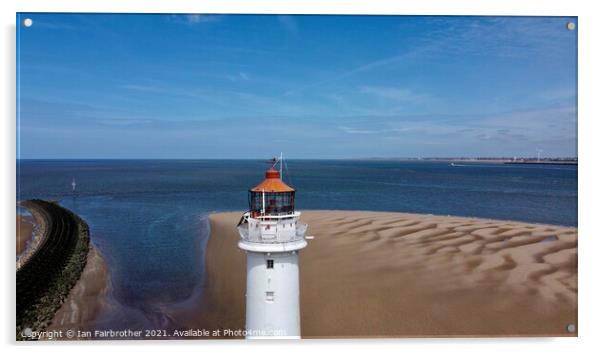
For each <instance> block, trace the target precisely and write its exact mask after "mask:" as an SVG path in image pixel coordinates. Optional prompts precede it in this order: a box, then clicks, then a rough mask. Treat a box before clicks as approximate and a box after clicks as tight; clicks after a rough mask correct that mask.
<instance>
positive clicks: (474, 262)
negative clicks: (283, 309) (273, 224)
mask: <svg viewBox="0 0 602 354" xmlns="http://www.w3.org/2000/svg"><path fill="white" fill-rule="evenodd" d="M240 214H241V213H220V214H214V215H211V217H210V222H211V238H210V239H209V241H208V246H207V250H206V263H207V276H208V278H207V282H206V284H205V287H204V294H203V301H202V306H201V308H200V310H199V313H197V314H196V316H194V315H193V314H192V313H191V314H190V315H189V321H184V322H183V324H184V325H186V326H192V325H197V326H200V327H201V328H209V329H213V328H231V329H237V328H244V316H245V314H244V312H245V277H246V274H245V266H246V265H245V254H244V253H243V252H242V251H241V250H239V249H238V248H237V242H238V239H239V236H238V233H237V232H236V228H235V225H236V224H237V222H238V220H239V218H240ZM302 220H303V222H306V223H308V224H309V231H308V234H309V235H314V236H315V239H314V240H309V241H308V242H309V245H308V247H307V248H306V249H304V250H302V251H301V254H300V269H301V270H300V273H301V274H300V282H301V295H300V296H301V334H302V337H304V338H325V337H326V338H341V337H423V336H428V337H432V336H445V337H454V336H575V335H576V333H577V332H576V331H575V332H573V333H571V332H569V331H568V330H567V326H568V325H570V324H574V325H575V326H576V325H577V229H576V228H571V227H561V226H553V225H539V224H527V223H521V222H514V221H499V220H486V219H476V218H461V217H445V216H433V215H417V214H402V213H386V212H355V211H323V212H321V211H307V212H303V213H302Z"/></svg>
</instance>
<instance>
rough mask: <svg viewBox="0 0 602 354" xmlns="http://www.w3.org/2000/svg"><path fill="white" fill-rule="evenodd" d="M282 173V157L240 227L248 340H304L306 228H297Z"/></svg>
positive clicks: (254, 193)
mask: <svg viewBox="0 0 602 354" xmlns="http://www.w3.org/2000/svg"><path fill="white" fill-rule="evenodd" d="M278 163H280V171H278V170H276V168H275V167H276V164H278ZM281 174H282V158H281V159H280V160H277V159H274V160H273V163H272V167H271V168H270V169H268V170H267V171H266V173H265V179H264V180H263V181H262V182H261V183H259V184H258V185H257V186H255V187H253V188H251V189H250V190H249V211H248V212H246V213H244V214H243V216H242V218H241V220H240V222H239V224H238V231H239V233H240V241H239V242H238V247H239V248H240V249H242V250H244V251H245V252H246V255H247V294H246V298H247V306H246V337H247V338H301V329H300V318H299V251H300V250H302V249H303V248H305V246H307V241H306V240H305V232H306V230H307V224H301V223H299V217H300V216H301V213H300V212H298V211H295V190H294V189H293V188H291V187H290V186H288V185H287V184H286V183H284V182H283V181H282V179H281Z"/></svg>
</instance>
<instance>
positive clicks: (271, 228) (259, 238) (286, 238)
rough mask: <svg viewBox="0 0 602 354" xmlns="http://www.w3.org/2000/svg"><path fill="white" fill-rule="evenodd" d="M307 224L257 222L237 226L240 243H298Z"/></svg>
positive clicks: (303, 234)
mask: <svg viewBox="0 0 602 354" xmlns="http://www.w3.org/2000/svg"><path fill="white" fill-rule="evenodd" d="M306 231H307V224H300V223H296V222H275V221H271V222H266V221H262V222H257V223H252V222H251V223H244V224H241V225H239V226H238V232H239V233H240V237H241V239H242V241H246V242H252V243H264V244H265V243H287V242H298V241H302V240H304V238H305V232H306Z"/></svg>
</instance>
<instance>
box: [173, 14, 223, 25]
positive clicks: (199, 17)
mask: <svg viewBox="0 0 602 354" xmlns="http://www.w3.org/2000/svg"><path fill="white" fill-rule="evenodd" d="M223 16H224V15H213V14H185V15H180V14H173V15H171V16H170V19H171V20H172V21H173V22H176V23H183V24H187V25H196V24H199V23H209V22H218V21H220V20H221V18H222V17H223Z"/></svg>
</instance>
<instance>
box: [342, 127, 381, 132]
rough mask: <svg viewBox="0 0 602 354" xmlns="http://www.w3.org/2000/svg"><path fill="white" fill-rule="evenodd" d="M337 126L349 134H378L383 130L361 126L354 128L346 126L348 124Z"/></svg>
mask: <svg viewBox="0 0 602 354" xmlns="http://www.w3.org/2000/svg"><path fill="white" fill-rule="evenodd" d="M337 128H338V129H339V130H341V131H343V132H345V133H347V134H377V133H380V132H381V131H379V130H374V129H360V128H352V127H346V126H339V127H337Z"/></svg>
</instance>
